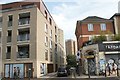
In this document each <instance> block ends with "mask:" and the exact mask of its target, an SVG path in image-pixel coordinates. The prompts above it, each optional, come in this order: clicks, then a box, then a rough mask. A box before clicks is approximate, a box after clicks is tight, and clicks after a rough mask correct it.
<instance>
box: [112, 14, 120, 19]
mask: <svg viewBox="0 0 120 80" xmlns="http://www.w3.org/2000/svg"><path fill="white" fill-rule="evenodd" d="M115 16H120V13H115V14H114V15H113V16H112V17H111V18H110V19H113V17H115Z"/></svg>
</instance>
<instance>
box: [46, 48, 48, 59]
mask: <svg viewBox="0 0 120 80" xmlns="http://www.w3.org/2000/svg"><path fill="white" fill-rule="evenodd" d="M45 60H48V50H45Z"/></svg>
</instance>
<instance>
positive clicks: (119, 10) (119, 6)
mask: <svg viewBox="0 0 120 80" xmlns="http://www.w3.org/2000/svg"><path fill="white" fill-rule="evenodd" d="M118 13H120V1H119V2H118Z"/></svg>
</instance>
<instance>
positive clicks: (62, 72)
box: [57, 67, 68, 77]
mask: <svg viewBox="0 0 120 80" xmlns="http://www.w3.org/2000/svg"><path fill="white" fill-rule="evenodd" d="M57 76H58V77H60V76H68V73H67V70H66V68H65V67H60V68H58V71H57Z"/></svg>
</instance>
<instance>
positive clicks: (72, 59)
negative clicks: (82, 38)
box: [66, 55, 77, 68]
mask: <svg viewBox="0 0 120 80" xmlns="http://www.w3.org/2000/svg"><path fill="white" fill-rule="evenodd" d="M66 61H67V67H69V68H70V67H76V64H77V62H76V56H75V55H68V56H67V59H66Z"/></svg>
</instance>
